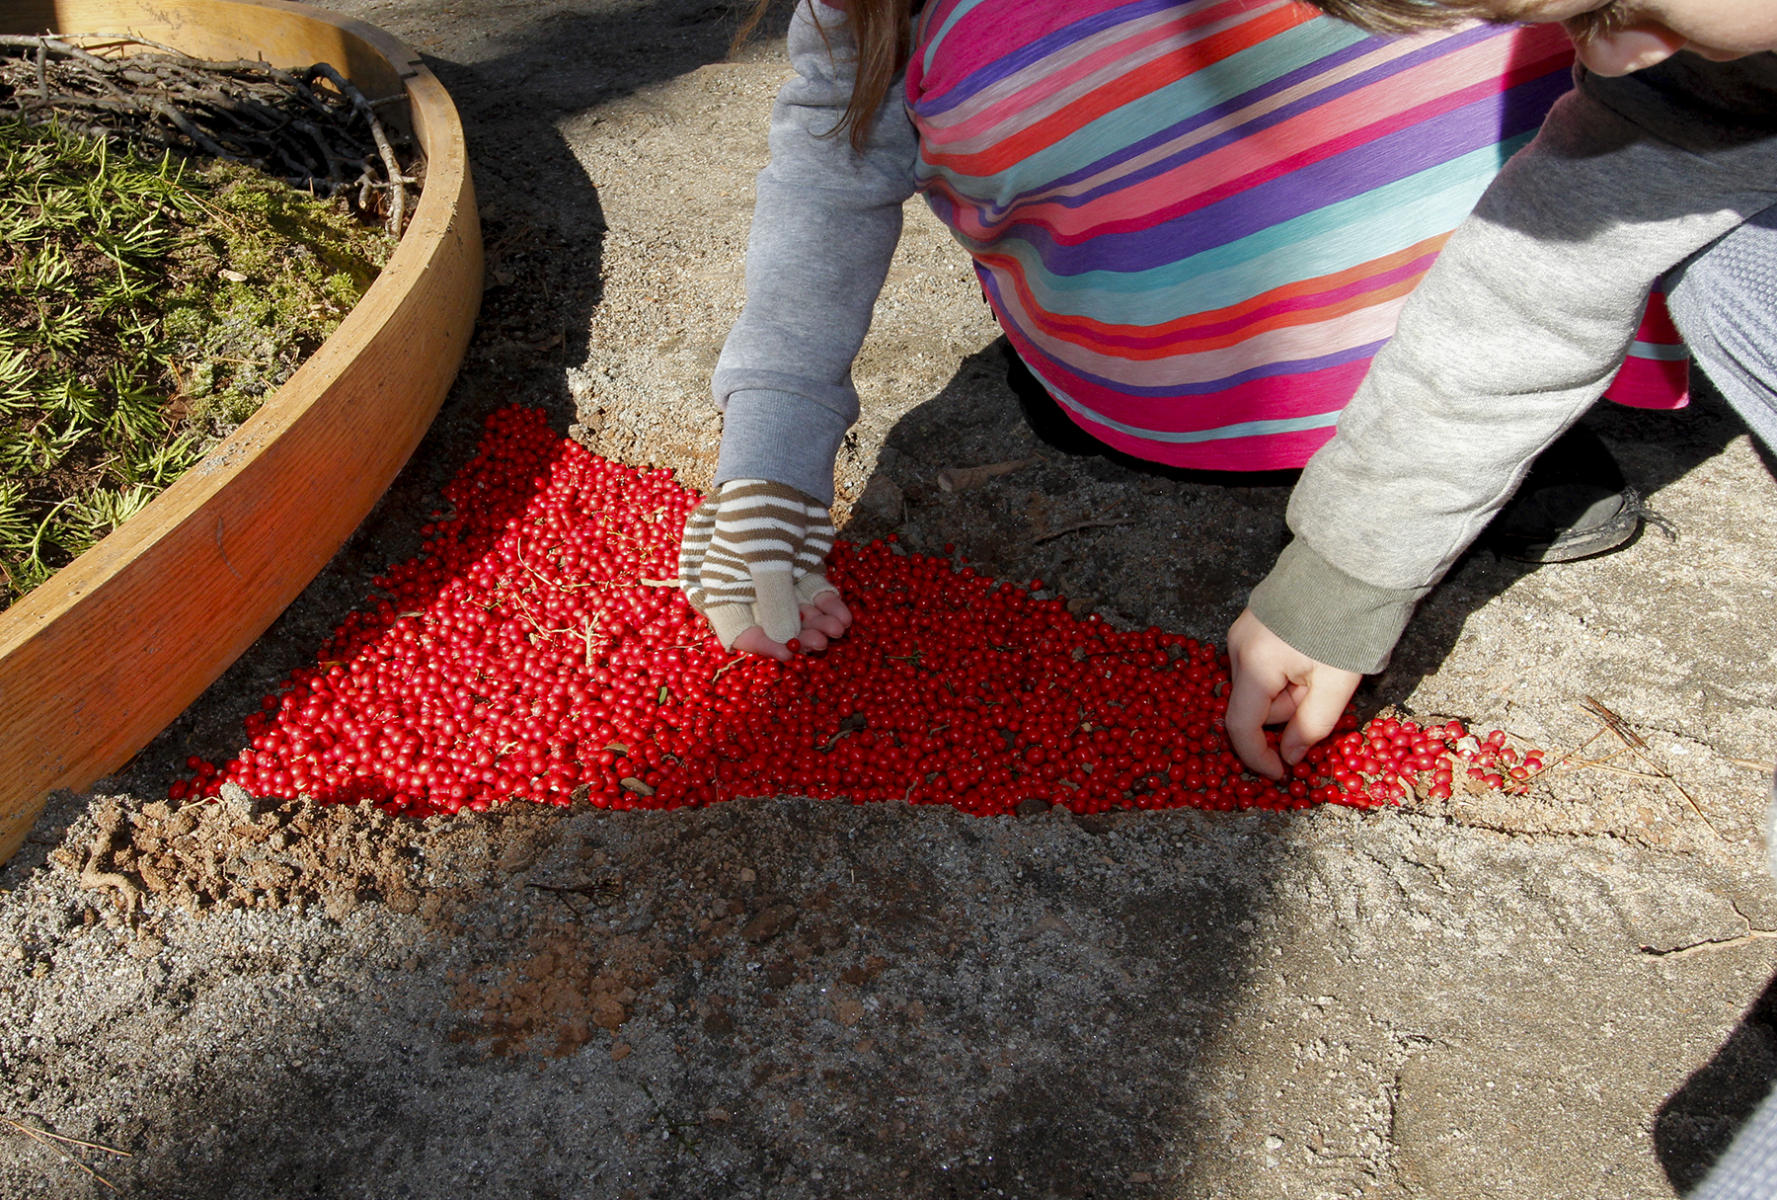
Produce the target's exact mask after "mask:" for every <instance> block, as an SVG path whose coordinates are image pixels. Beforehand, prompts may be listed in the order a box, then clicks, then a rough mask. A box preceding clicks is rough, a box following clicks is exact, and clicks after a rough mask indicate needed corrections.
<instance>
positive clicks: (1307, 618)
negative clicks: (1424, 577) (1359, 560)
mask: <svg viewBox="0 0 1777 1200" xmlns="http://www.w3.org/2000/svg"><path fill="white" fill-rule="evenodd" d="M1430 590H1431V588H1430V587H1422V588H1384V587H1377V586H1375V585H1374V584H1369V583H1365V582H1364V581H1363V580H1361V579H1354V578H1352V577H1351V576H1350V575H1347V574H1346V573H1345V572H1343V571H1341V570H1339V568H1337V567H1335V566H1333V565H1332V564H1331V563H1329V562H1328V561H1327V560H1326V559H1324V558H1322V557H1321V556H1320V555H1318V554H1316V553H1315V552H1314V551H1313V550H1311V549H1309V547H1308V545H1307V544H1306V543H1305V542H1303V540H1302V539H1301V538H1297V539H1296V540H1295V541H1293V542H1291V543H1290V544H1289V545H1288V546H1285V547H1284V549H1283V553H1282V554H1280V555H1278V556H1277V565H1276V566H1274V567H1272V568H1271V574H1269V575H1267V576H1265V578H1264V579H1262V580H1260V581H1259V586H1258V587H1256V588H1254V589H1253V594H1252V597H1251V599H1249V600H1248V601H1247V607H1248V608H1250V609H1251V610H1252V613H1253V615H1254V616H1255V617H1257V618H1258V619H1259V620H1260V622H1261V623H1263V624H1264V626H1265V628H1266V629H1269V630H1270V631H1271V632H1272V633H1274V634H1276V635H1277V636H1278V637H1280V638H1282V639H1283V640H1284V641H1285V642H1288V643H1289V644H1290V645H1291V646H1292V647H1294V648H1295V649H1297V650H1300V651H1301V652H1302V653H1303V654H1306V655H1307V656H1308V657H1309V658H1312V659H1314V660H1315V661H1316V662H1322V663H1325V664H1327V666H1329V667H1338V668H1339V669H1340V670H1343V671H1357V672H1360V673H1362V674H1366V675H1369V674H1374V673H1375V672H1377V671H1380V670H1382V669H1383V668H1384V667H1386V666H1387V665H1388V659H1389V656H1390V655H1391V654H1392V653H1393V652H1394V644H1395V642H1396V641H1398V640H1400V636H1401V631H1402V630H1403V629H1405V628H1406V627H1407V620H1408V618H1410V617H1411V616H1412V615H1413V609H1414V607H1415V606H1416V605H1418V603H1419V601H1420V600H1421V599H1422V598H1423V597H1424V596H1425V594H1426V593H1427V592H1428V591H1430Z"/></svg>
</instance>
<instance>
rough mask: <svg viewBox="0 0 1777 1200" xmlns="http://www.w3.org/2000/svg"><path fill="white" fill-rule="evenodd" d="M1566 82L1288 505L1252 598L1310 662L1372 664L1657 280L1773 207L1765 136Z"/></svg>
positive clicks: (1772, 168)
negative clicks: (1273, 554)
mask: <svg viewBox="0 0 1777 1200" xmlns="http://www.w3.org/2000/svg"><path fill="white" fill-rule="evenodd" d="M1679 57H1680V58H1683V59H1690V58H1691V56H1689V55H1681V56H1679ZM1762 57H1765V58H1769V57H1770V56H1768V55H1767V56H1762ZM1698 61H1700V60H1698ZM1694 66H1695V64H1684V67H1683V69H1684V70H1693V69H1694ZM1581 84H1582V86H1581V87H1580V88H1579V89H1578V90H1576V91H1574V92H1572V93H1570V94H1569V95H1568V96H1567V97H1565V98H1564V99H1563V100H1562V101H1561V102H1560V103H1559V104H1557V106H1556V107H1555V109H1554V110H1553V111H1552V112H1551V113H1550V116H1549V119H1548V121H1547V122H1546V124H1545V125H1544V127H1543V130H1542V132H1541V133H1540V134H1539V135H1538V137H1537V138H1536V140H1535V141H1534V142H1533V143H1532V144H1531V145H1530V146H1529V147H1527V148H1526V149H1525V150H1524V151H1523V152H1522V153H1520V154H1519V155H1518V156H1517V157H1515V158H1514V159H1513V160H1512V161H1511V162H1510V163H1509V164H1507V166H1506V168H1505V170H1504V171H1503V172H1502V173H1501V174H1500V176H1499V178H1498V179H1497V180H1495V182H1494V184H1493V186H1492V187H1491V188H1489V189H1488V191H1487V193H1486V195H1485V196H1483V197H1482V200H1481V202H1480V204H1479V205H1478V206H1477V208H1476V210H1475V213H1474V215H1473V216H1472V217H1470V218H1469V220H1468V221H1466V222H1465V223H1464V224H1463V225H1462V226H1461V227H1460V228H1459V229H1458V230H1457V231H1456V233H1455V234H1454V235H1453V236H1452V237H1451V238H1450V240H1449V242H1448V243H1447V244H1446V246H1445V248H1444V250H1443V252H1442V253H1441V254H1440V256H1439V258H1438V260H1437V262H1436V263H1435V264H1434V265H1433V267H1432V269H1431V271H1430V272H1428V273H1427V275H1426V277H1425V279H1424V280H1423V281H1422V282H1421V283H1420V285H1419V287H1418V288H1417V289H1416V290H1415V291H1414V293H1413V295H1412V297H1411V298H1410V299H1409V300H1408V302H1407V304H1406V306H1405V308H1404V310H1403V312H1402V315H1401V320H1400V324H1399V327H1398V329H1397V331H1396V333H1395V336H1394V337H1393V339H1392V340H1391V341H1390V342H1389V343H1388V345H1387V346H1385V347H1384V348H1383V350H1382V352H1381V353H1380V354H1378V355H1377V357H1376V359H1375V362H1374V363H1373V365H1372V366H1371V368H1370V372H1369V375H1368V376H1367V378H1366V379H1365V380H1364V383H1363V385H1362V386H1361V387H1360V388H1359V390H1358V393H1357V395H1356V396H1355V397H1354V398H1353V400H1352V402H1351V404H1350V405H1349V406H1347V408H1346V409H1345V411H1344V413H1343V414H1342V415H1341V416H1340V419H1339V425H1338V430H1337V432H1336V434H1335V436H1334V437H1333V439H1332V440H1331V441H1330V442H1328V443H1327V445H1326V446H1324V447H1322V448H1321V450H1320V452H1319V453H1317V454H1316V455H1315V456H1314V458H1313V459H1312V460H1311V461H1310V462H1309V464H1308V466H1307V468H1306V469H1305V470H1304V471H1303V474H1302V478H1301V480H1300V481H1299V483H1298V484H1297V486H1296V489H1295V491H1294V493H1293V494H1292V495H1291V497H1290V503H1289V509H1288V521H1289V525H1290V528H1291V529H1292V531H1293V532H1294V533H1295V540H1294V541H1293V542H1292V543H1291V544H1290V546H1289V547H1288V548H1286V550H1285V552H1284V554H1283V556H1282V557H1281V558H1280V559H1279V561H1278V564H1277V567H1276V568H1275V569H1274V570H1273V571H1272V573H1271V574H1270V575H1269V576H1267V577H1266V579H1264V580H1263V581H1262V582H1261V583H1260V584H1259V586H1258V587H1257V588H1255V589H1254V591H1253V594H1252V599H1251V601H1250V607H1251V608H1252V611H1253V613H1254V615H1255V616H1257V617H1258V618H1259V620H1260V621H1261V622H1263V623H1264V624H1265V626H1266V627H1267V628H1268V629H1270V630H1271V631H1272V632H1273V633H1275V634H1277V636H1279V637H1280V638H1282V639H1283V640H1284V641H1285V642H1287V643H1289V644H1290V645H1291V646H1293V647H1295V648H1296V649H1298V650H1300V651H1302V652H1303V653H1304V654H1307V655H1309V656H1310V657H1312V658H1314V659H1316V660H1317V661H1320V662H1324V663H1327V664H1328V665H1330V666H1336V667H1341V668H1343V669H1346V670H1352V671H1362V672H1371V671H1378V670H1381V669H1382V668H1383V667H1384V666H1386V665H1387V662H1388V658H1389V655H1390V653H1391V652H1392V649H1393V646H1394V643H1395V641H1396V639H1397V638H1398V637H1399V636H1400V632H1401V630H1402V629H1403V628H1404V627H1405V625H1406V622H1407V619H1408V617H1409V616H1410V615H1411V613H1412V610H1413V608H1414V606H1415V605H1417V603H1418V602H1419V600H1420V599H1421V598H1422V597H1423V596H1424V595H1425V594H1426V592H1428V591H1430V589H1431V587H1432V586H1433V585H1434V584H1435V583H1436V582H1437V581H1438V580H1439V579H1440V578H1442V577H1443V575H1444V573H1445V572H1446V571H1447V570H1448V569H1449V568H1450V566H1451V564H1452V563H1454V562H1455V561H1456V559H1457V558H1458V557H1459V556H1460V555H1461V554H1462V552H1463V551H1464V550H1465V549H1466V548H1467V547H1468V545H1469V544H1470V543H1471V542H1472V541H1473V540H1474V538H1475V537H1476V536H1477V535H1478V534H1479V533H1480V532H1481V530H1482V528H1483V527H1484V526H1485V525H1486V523H1487V522H1488V520H1490V519H1491V518H1492V516H1493V515H1494V513H1496V512H1497V511H1498V510H1499V508H1500V507H1501V506H1502V505H1503V504H1504V503H1505V501H1506V500H1507V499H1508V498H1509V497H1510V496H1511V494H1512V492H1513V490H1514V489H1515V488H1516V487H1517V485H1518V483H1519V481H1520V480H1521V479H1522V477H1523V474H1524V472H1525V470H1526V469H1527V468H1528V466H1529V464H1530V462H1531V461H1532V460H1533V459H1534V458H1535V457H1536V455H1537V454H1538V453H1540V452H1541V451H1542V450H1543V449H1544V448H1545V447H1547V446H1548V445H1549V443H1550V442H1552V441H1554V440H1555V438H1556V437H1558V436H1559V435H1560V434H1561V432H1562V431H1563V430H1564V429H1565V428H1566V427H1567V426H1568V425H1570V424H1571V423H1572V422H1573V421H1575V420H1576V419H1578V417H1579V416H1580V414H1581V413H1582V412H1584V410H1585V409H1586V408H1587V407H1588V406H1589V405H1590V404H1592V403H1593V402H1594V401H1596V400H1597V399H1598V397H1599V396H1601V395H1602V394H1603V393H1604V390H1605V388H1606V387H1607V386H1608V384H1609V383H1610V380H1611V378H1612V377H1613V376H1614V374H1615V372H1616V370H1617V368H1618V366H1619V365H1620V364H1621V362H1622V359H1623V355H1624V353H1625V352H1626V351H1627V349H1628V347H1629V344H1630V342H1631V341H1632V340H1633V338H1634V334H1635V330H1636V328H1637V326H1638V325H1639V323H1640V317H1641V313H1642V309H1643V305H1644V303H1645V301H1646V298H1647V295H1648V292H1649V289H1650V288H1651V287H1652V285H1653V284H1654V282H1655V281H1656V280H1657V279H1658V278H1659V277H1660V276H1661V275H1662V274H1663V273H1665V272H1666V271H1667V270H1668V269H1669V268H1671V267H1672V266H1674V265H1675V264H1677V263H1678V262H1680V261H1681V260H1683V259H1685V258H1686V257H1687V256H1689V255H1690V254H1691V253H1692V252H1693V251H1695V250H1697V249H1699V248H1701V247H1703V246H1706V245H1708V244H1709V243H1710V242H1712V241H1714V240H1715V239H1716V238H1718V237H1720V236H1721V235H1722V234H1723V233H1725V232H1727V231H1728V230H1730V229H1732V228H1733V227H1734V226H1736V225H1737V224H1739V223H1740V222H1741V221H1743V220H1745V218H1746V217H1748V216H1750V215H1751V214H1752V213H1754V212H1757V211H1758V210H1759V209H1762V208H1765V207H1767V206H1769V205H1770V204H1772V203H1773V202H1774V201H1777V193H1774V192H1773V188H1774V187H1777V156H1774V152H1773V142H1772V141H1771V140H1770V138H1769V136H1768V135H1764V136H1759V135H1747V136H1742V135H1741V134H1732V135H1730V133H1729V132H1727V131H1726V127H1725V126H1722V125H1719V124H1718V125H1715V126H1712V125H1711V123H1710V117H1708V116H1705V117H1702V118H1701V121H1700V124H1693V125H1690V126H1688V128H1692V129H1696V128H1701V129H1703V130H1710V129H1716V130H1717V131H1718V132H1720V135H1721V136H1720V139H1719V144H1708V140H1707V139H1706V138H1705V139H1704V140H1703V142H1700V143H1699V144H1696V145H1691V146H1683V147H1681V146H1678V145H1675V144H1673V143H1672V142H1669V141H1665V140H1662V139H1660V138H1658V137H1655V136H1653V135H1652V134H1650V132H1649V124H1650V122H1649V121H1647V120H1646V119H1645V116H1644V113H1643V112H1642V111H1641V107H1642V106H1645V107H1646V108H1648V109H1649V110H1650V111H1666V112H1669V111H1670V105H1671V97H1670V96H1669V95H1654V96H1653V98H1652V99H1650V98H1649V91H1648V89H1650V88H1661V87H1667V86H1669V84H1670V80H1669V79H1667V78H1663V77H1658V76H1655V75H1653V74H1651V73H1650V74H1649V76H1648V77H1647V78H1641V77H1638V76H1630V77H1628V78H1626V79H1623V80H1603V79H1598V78H1596V77H1591V76H1582V80H1581ZM1631 115H1633V116H1634V117H1635V118H1636V119H1631ZM1711 115H1713V114H1711ZM1670 127H1671V128H1686V127H1687V126H1686V125H1685V123H1684V122H1682V121H1677V122H1672V123H1671V125H1670ZM1666 131H1667V130H1666V129H1662V132H1666Z"/></svg>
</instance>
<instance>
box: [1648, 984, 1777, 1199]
mask: <svg viewBox="0 0 1777 1200" xmlns="http://www.w3.org/2000/svg"><path fill="white" fill-rule="evenodd" d="M1773 1082H1777V978H1773V979H1772V980H1771V982H1769V983H1767V984H1766V985H1765V990H1764V991H1763V992H1762V993H1761V994H1760V995H1759V997H1758V999H1757V1000H1755V1001H1753V1003H1752V1006H1751V1007H1750V1008H1748V1009H1747V1010H1746V1015H1745V1016H1743V1017H1741V1018H1740V1023H1739V1024H1738V1025H1737V1026H1735V1027H1734V1031H1733V1032H1732V1033H1730V1034H1729V1035H1728V1038H1727V1041H1726V1042H1724V1043H1723V1044H1722V1047H1721V1049H1720V1050H1717V1051H1716V1052H1715V1056H1714V1057H1713V1058H1711V1059H1710V1060H1709V1062H1707V1063H1706V1064H1704V1065H1703V1066H1702V1067H1701V1068H1699V1069H1698V1070H1697V1071H1696V1073H1695V1074H1693V1075H1692V1076H1691V1077H1690V1078H1689V1079H1687V1080H1686V1081H1685V1084H1684V1086H1683V1087H1681V1088H1679V1089H1678V1091H1676V1092H1674V1093H1673V1094H1672V1096H1671V1098H1669V1099H1668V1100H1667V1101H1666V1103H1665V1104H1663V1105H1661V1106H1660V1111H1659V1113H1658V1115H1656V1116H1655V1118H1654V1153H1655V1154H1656V1155H1657V1156H1658V1158H1659V1160H1660V1166H1661V1167H1662V1168H1663V1169H1664V1170H1665V1172H1666V1178H1667V1179H1669V1180H1670V1181H1671V1183H1672V1186H1673V1188H1674V1189H1676V1190H1677V1191H1679V1192H1681V1193H1683V1192H1687V1191H1689V1190H1690V1189H1691V1188H1693V1187H1695V1186H1697V1184H1699V1183H1701V1182H1702V1180H1703V1177H1704V1176H1705V1175H1706V1174H1708V1172H1709V1168H1710V1167H1711V1166H1712V1165H1714V1163H1715V1161H1716V1159H1718V1158H1720V1157H1721V1154H1722V1152H1723V1151H1724V1150H1726V1149H1727V1148H1728V1143H1729V1142H1731V1141H1732V1140H1733V1139H1734V1135H1735V1134H1736V1133H1738V1132H1739V1130H1740V1128H1741V1126H1743V1125H1744V1124H1745V1123H1746V1119H1747V1117H1749V1116H1750V1115H1751V1114H1752V1111H1753V1109H1754V1108H1756V1107H1758V1105H1759V1103H1760V1101H1762V1100H1763V1099H1764V1098H1765V1096H1766V1095H1767V1094H1768V1093H1769V1092H1770V1090H1771V1086H1772V1083H1773Z"/></svg>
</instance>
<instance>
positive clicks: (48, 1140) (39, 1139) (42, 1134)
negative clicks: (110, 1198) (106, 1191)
mask: <svg viewBox="0 0 1777 1200" xmlns="http://www.w3.org/2000/svg"><path fill="white" fill-rule="evenodd" d="M0 1121H4V1122H5V1123H6V1124H8V1125H10V1126H12V1127H13V1128H14V1129H16V1130H18V1131H19V1132H20V1133H22V1134H24V1135H25V1136H26V1137H28V1138H30V1139H31V1140H32V1141H34V1142H36V1143H37V1144H38V1145H40V1146H48V1147H49V1148H50V1149H51V1150H54V1151H55V1152H56V1153H57V1154H59V1155H61V1156H62V1157H63V1158H65V1159H67V1160H68V1161H69V1162H71V1163H73V1164H74V1165H75V1166H77V1167H79V1168H80V1169H81V1170H82V1171H85V1172H86V1173H87V1174H88V1175H91V1176H92V1177H93V1178H94V1179H96V1180H98V1181H99V1182H100V1183H102V1184H104V1185H105V1186H106V1187H108V1188H110V1189H111V1190H112V1191H114V1192H115V1191H117V1185H116V1184H115V1183H112V1182H111V1181H110V1180H109V1179H106V1178H105V1177H104V1176H103V1175H101V1174H99V1173H98V1172H97V1171H95V1170H93V1169H92V1168H91V1167H89V1166H87V1165H86V1164H85V1163H83V1162H81V1161H80V1160H79V1159H78V1158H76V1157H75V1156H74V1155H72V1154H70V1153H68V1151H66V1150H64V1149H63V1148H62V1147H61V1146H60V1145H58V1144H57V1143H60V1142H67V1143H68V1144H69V1145H71V1146H88V1147H91V1148H92V1149H94V1150H104V1151H106V1152H108V1153H111V1154H119V1155H122V1156H123V1157H124V1158H129V1157H131V1155H130V1153H129V1152H128V1151H127V1150H118V1149H116V1148H114V1147H111V1146H101V1145H99V1144H98V1143H97V1142H82V1141H79V1140H78V1139H76V1138H67V1137H63V1136H62V1135H60V1134H58V1133H51V1132H50V1131H49V1130H47V1129H32V1128H31V1127H30V1126H29V1125H21V1124H19V1123H18V1122H17V1121H14V1120H13V1119H12V1118H11V1117H0Z"/></svg>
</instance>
